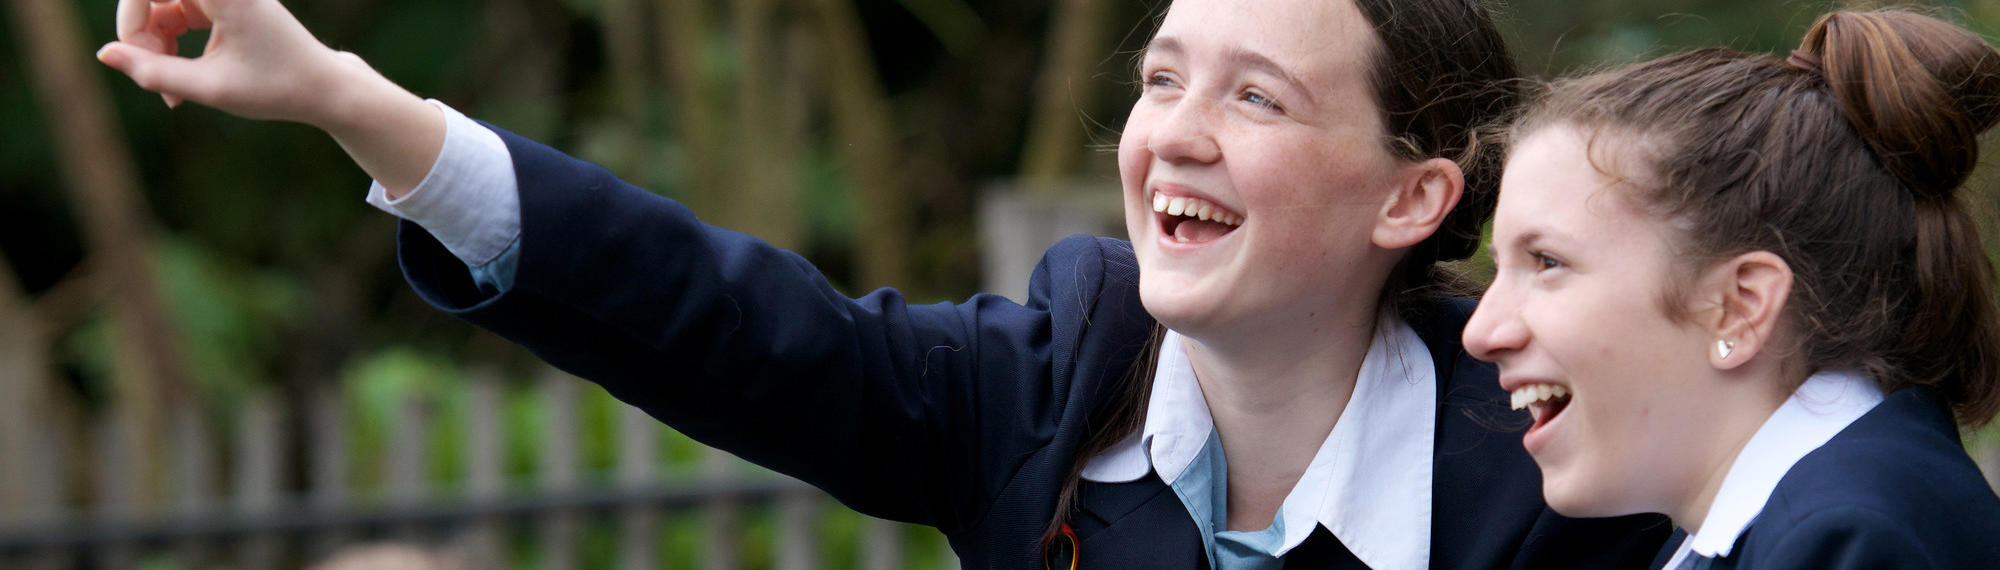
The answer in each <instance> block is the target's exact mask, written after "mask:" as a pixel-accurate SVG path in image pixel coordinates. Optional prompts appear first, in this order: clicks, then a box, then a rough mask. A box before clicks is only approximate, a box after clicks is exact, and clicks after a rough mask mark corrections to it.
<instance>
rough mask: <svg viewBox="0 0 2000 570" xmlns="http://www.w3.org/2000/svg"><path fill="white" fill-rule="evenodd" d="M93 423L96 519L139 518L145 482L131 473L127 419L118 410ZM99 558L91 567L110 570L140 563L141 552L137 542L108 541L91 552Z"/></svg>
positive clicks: (125, 519) (117, 520)
mask: <svg viewBox="0 0 2000 570" xmlns="http://www.w3.org/2000/svg"><path fill="white" fill-rule="evenodd" d="M92 425H93V426H95V429H94V432H95V433H94V435H95V439H96V442H95V443H96V444H97V445H96V447H97V463H96V465H94V466H93V468H94V469H96V475H97V494H96V495H95V496H94V497H92V499H93V500H95V501H97V504H96V505H95V509H93V510H94V511H95V512H96V515H95V517H96V519H97V521H98V522H100V523H114V524H115V523H130V522H132V521H133V520H135V519H137V518H138V506H137V504H136V501H137V500H138V496H137V491H136V489H135V488H136V487H137V486H139V485H144V484H145V483H144V482H142V481H136V480H134V479H135V478H134V477H133V476H132V469H131V468H132V465H133V457H132V447H133V444H132V441H131V439H130V438H129V435H130V434H131V432H130V431H128V430H126V429H124V427H125V426H124V421H123V420H121V419H120V418H119V417H118V415H117V414H115V413H107V414H103V415H101V416H99V417H98V418H97V419H96V420H95V421H94V422H92ZM89 554H90V556H91V558H92V559H94V560H95V561H96V563H95V564H93V565H92V566H94V567H97V568H108V569H111V570H124V569H127V568H132V567H134V566H135V565H137V564H138V561H139V555H138V550H137V547H136V546H135V545H131V544H122V543H115V544H106V545H102V546H97V547H95V548H93V549H91V551H90V552H89Z"/></svg>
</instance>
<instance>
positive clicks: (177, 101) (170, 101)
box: [160, 95, 181, 109]
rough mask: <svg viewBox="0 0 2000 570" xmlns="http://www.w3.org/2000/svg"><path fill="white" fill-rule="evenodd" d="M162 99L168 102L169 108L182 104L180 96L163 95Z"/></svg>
mask: <svg viewBox="0 0 2000 570" xmlns="http://www.w3.org/2000/svg"><path fill="white" fill-rule="evenodd" d="M160 100H162V101H166V102H167V108H168V109H173V108H176V107H180V106H181V99H180V98H179V97H175V96H172V95H161V96H160Z"/></svg>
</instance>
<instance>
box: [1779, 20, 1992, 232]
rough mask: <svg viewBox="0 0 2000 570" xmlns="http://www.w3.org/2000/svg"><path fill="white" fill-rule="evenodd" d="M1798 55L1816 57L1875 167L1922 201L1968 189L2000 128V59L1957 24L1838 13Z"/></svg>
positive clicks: (1811, 34) (1815, 28) (1819, 24)
mask: <svg viewBox="0 0 2000 570" xmlns="http://www.w3.org/2000/svg"><path fill="white" fill-rule="evenodd" d="M1799 52H1801V53H1804V54H1809V55H1811V56H1816V59H1817V60H1818V61H1817V63H1818V64H1819V66H1818V67H1819V68H1820V69H1819V71H1820V72H1821V74H1823V75H1824V76H1825V78H1826V84H1827V88H1828V89H1829V90H1830V91H1832V93H1833V95H1834V98H1835V99H1837V100H1838V101H1839V102H1840V105H1841V107H1842V108H1843V110H1844V112H1845V113H1846V114H1847V118H1848V120H1849V121H1850V122H1851V123H1852V124H1853V125H1854V128H1855V129H1856V130H1858V131H1859V132H1860V134H1861V136H1862V138H1863V139H1865V140H1867V141H1868V145H1869V146H1870V147H1871V148H1872V150H1874V151H1875V157H1876V159H1877V160H1880V161H1881V162H1882V164H1883V166H1885V167H1887V168H1888V169H1889V171H1890V172H1892V173H1894V174H1895V175H1896V176H1897V177H1898V178H1900V179H1901V180H1902V181H1903V182H1904V184H1905V185H1907V186H1909V188H1910V190H1911V191H1913V192H1915V193H1917V195H1918V196H1919V197H1940V198H1941V197H1948V196H1950V195H1951V192H1952V191H1953V190H1955V189H1957V188H1958V186H1959V185H1960V184H1963V183H1964V182H1965V179H1966V177H1967V176H1968V175H1970V174H1971V173H1972V168H1973V166H1975V165H1977V164H1978V161H1979V134H1980V133H1982V132H1985V131H1986V129H1988V128H1991V127H1992V126H1993V124H1994V122H1995V121H1996V119H2000V51H1996V50H1994V48H1993V46H1991V45H1988V44H1987V43H1986V41H1985V40H1984V39H1982V38H1980V37H1979V36H1978V35H1977V34H1974V33H1972V32H1970V31H1967V30H1965V29H1964V28H1960V27H1958V26H1956V25H1953V24H1951V23H1948V22H1945V21H1942V20H1938V19H1936V18H1932V17H1930V16H1924V15H1921V14H1915V13H1910V12H1900V11H1874V12H1834V13H1831V14H1827V15H1825V16H1822V17H1821V18H1820V20H1819V22H1817V23H1815V24H1814V25H1813V28H1812V30H1811V31H1809V32H1807V33H1806V37H1805V40H1804V41H1803V42H1801V45H1800V47H1799ZM1796 58H1797V57H1796V56H1795V59H1796ZM1795 65H1796V64H1795Z"/></svg>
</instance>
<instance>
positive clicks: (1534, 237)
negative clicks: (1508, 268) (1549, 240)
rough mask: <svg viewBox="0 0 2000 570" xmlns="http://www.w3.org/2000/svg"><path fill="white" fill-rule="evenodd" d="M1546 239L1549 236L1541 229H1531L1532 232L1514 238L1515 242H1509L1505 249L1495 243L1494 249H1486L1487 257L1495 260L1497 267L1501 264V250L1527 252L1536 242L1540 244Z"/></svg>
mask: <svg viewBox="0 0 2000 570" xmlns="http://www.w3.org/2000/svg"><path fill="white" fill-rule="evenodd" d="M1544 237H1547V236H1545V235H1543V234H1542V230H1541V229H1539V228H1538V229H1531V230H1528V231H1525V232H1521V234H1520V235H1517V236H1514V239H1513V240H1511V241H1508V242H1507V243H1506V246H1505V247H1501V244H1500V243H1498V242H1495V243H1494V244H1493V247H1489V248H1486V256H1487V257H1490V258H1493V263H1494V264H1495V265H1498V264H1499V263H1500V250H1502V249H1515V250H1525V249H1529V248H1531V247H1533V246H1534V245H1535V242H1538V241H1542V238H1544Z"/></svg>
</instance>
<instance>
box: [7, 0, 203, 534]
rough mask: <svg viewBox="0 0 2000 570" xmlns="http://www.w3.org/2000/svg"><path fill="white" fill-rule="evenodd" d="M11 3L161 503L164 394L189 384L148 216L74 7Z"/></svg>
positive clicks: (30, 0)
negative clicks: (153, 256)
mask: <svg viewBox="0 0 2000 570" xmlns="http://www.w3.org/2000/svg"><path fill="white" fill-rule="evenodd" d="M7 5H8V7H9V8H10V9H12V10H13V14H12V16H13V22H14V25H15V28H16V29H15V34H16V36H15V37H17V38H20V46H21V49H22V51H23V52H24V53H25V54H26V59H27V60H28V63H29V65H28V67H29V68H30V73H31V75H30V77H31V78H32V82H33V83H34V84H35V87H36V91H37V92H38V95H39V97H40V100H41V102H42V108H43V109H44V114H45V116H47V117H48V118H49V122H50V127H51V128H50V130H51V133H50V134H51V135H52V136H53V138H54V140H55V143H56V159H57V163H58V165H59V166H60V167H61V171H62V175H63V178H64V180H65V186H66V187H67V189H68V191H69V193H70V203H71V207H72V208H75V210H76V212H77V218H78V219H80V220H81V221H82V222H83V227H84V237H85V238H86V241H87V242H88V244H89V246H90V248H91V250H92V252H91V257H92V259H95V260H97V261H99V262H102V264H101V265H100V266H99V269H98V271H97V274H98V275H99V276H100V277H102V278H104V279H106V280H108V285H109V287H110V294H111V296H110V300H111V303H110V309H111V318H112V323H113V329H114V330H115V333H114V334H115V337H114V338H115V341H114V353H115V354H116V355H117V357H116V359H117V362H116V363H114V366H113V370H114V371H115V372H114V375H115V377H116V378H115V379H114V385H115V386H116V388H117V396H116V398H117V402H118V404H117V405H118V408H119V411H120V417H121V418H122V419H123V422H122V425H121V426H120V428H119V429H120V430H121V431H123V432H125V434H126V435H127V436H128V437H130V439H128V440H127V441H131V442H135V443H137V446H136V447H135V449H136V450H139V453H138V454H136V456H135V457H134V462H135V463H134V465H133V467H134V471H133V473H132V480H133V482H134V483H133V484H134V485H135V488H137V489H138V491H139V492H138V493H137V494H136V495H135V498H136V500H137V501H138V503H139V507H140V509H141V510H142V511H143V510H144V509H147V508H151V507H155V506H157V505H158V504H159V500H160V491H159V481H160V477H159V471H160V470H159V465H160V457H159V456H160V451H159V450H160V449H162V448H163V447H164V445H163V444H164V440H163V439H162V434H165V433H167V430H166V429H165V423H164V422H163V420H162V412H161V410H163V409H164V400H165V399H167V398H171V397H175V396H176V395H177V394H179V393H180V389H179V388H180V387H181V386H183V385H185V383H184V382H183V379H182V374H184V370H185V369H184V368H182V366H181V363H180V358H179V356H178V353H177V351H176V349H175V346H176V341H175V338H176V336H177V335H176V334H175V327H174V325H173V323H172V321H171V320H170V319H169V317H168V314H167V309H166V306H165V303H164V302H163V301H162V300H161V298H160V295H159V289H158V288H157V287H156V286H155V285H154V278H153V272H152V269H151V268H150V266H149V265H148V262H147V257H146V252H147V244H148V243H149V241H150V237H149V235H148V234H149V232H150V228H151V223H150V222H151V220H150V219H149V218H148V217H147V215H146V213H145V210H144V209H145V204H144V202H143V201H142V198H141V196H140V195H139V189H138V187H137V184H136V182H135V181H136V180H137V177H136V176H135V168H134V167H133V165H132V159H131V156H130V154H129V151H128V150H127V149H126V148H125V147H124V145H123V142H122V141H123V140H124V135H123V133H121V132H119V127H118V125H117V123H116V121H115V120H114V119H113V116H112V112H111V106H110V104H109V102H108V100H107V97H106V94H105V87H104V85H103V83H102V82H101V81H102V80H101V79H99V77H100V75H99V73H100V72H101V68H100V67H98V66H97V65H96V64H95V63H94V62H92V61H91V57H90V51H89V50H87V49H86V48H85V38H84V37H83V34H82V32H81V30H82V26H81V25H80V23H79V22H78V21H77V16H76V12H75V11H74V9H73V8H72V7H71V5H70V4H69V3H66V2H63V1H61V0H12V1H10V2H8V3H7Z"/></svg>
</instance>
